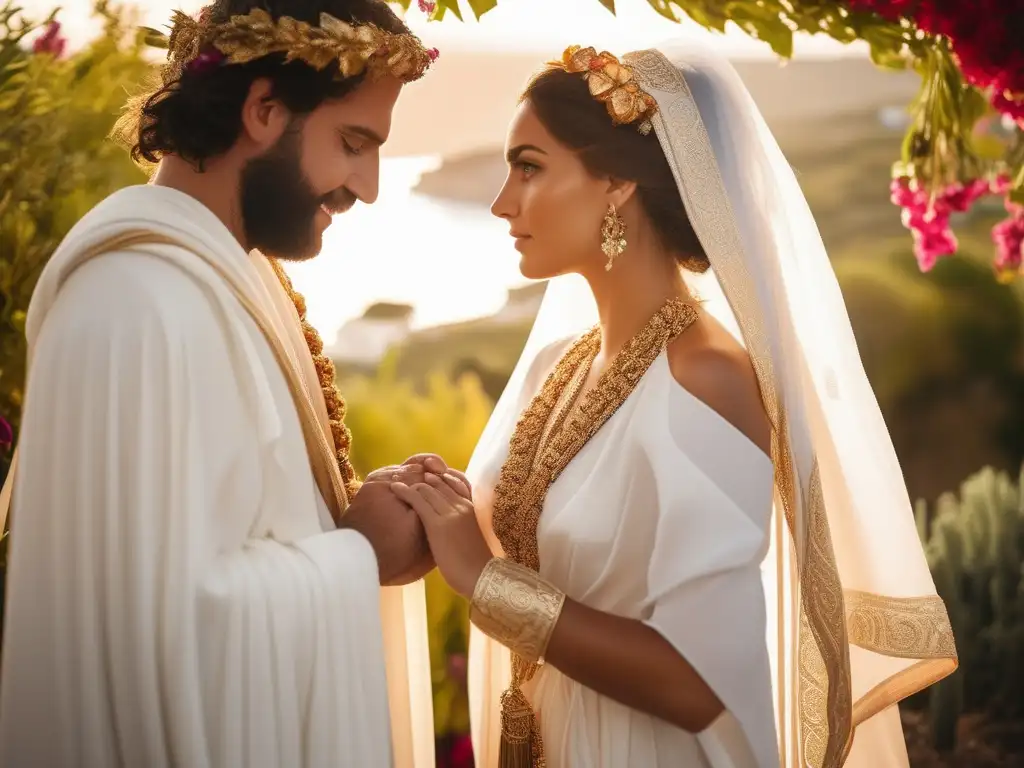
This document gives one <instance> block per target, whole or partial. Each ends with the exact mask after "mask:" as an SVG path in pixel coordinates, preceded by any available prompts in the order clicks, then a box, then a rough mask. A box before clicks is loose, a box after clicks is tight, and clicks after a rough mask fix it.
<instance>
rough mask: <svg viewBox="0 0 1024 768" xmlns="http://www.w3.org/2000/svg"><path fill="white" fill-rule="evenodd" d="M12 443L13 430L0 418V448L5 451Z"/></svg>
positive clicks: (5, 420)
mask: <svg viewBox="0 0 1024 768" xmlns="http://www.w3.org/2000/svg"><path fill="white" fill-rule="evenodd" d="M13 442H14V430H13V429H11V425H10V424H9V423H8V422H7V419H5V418H4V417H3V416H0V448H2V449H3V450H7V449H8V448H10V447H11V444H12V443H13Z"/></svg>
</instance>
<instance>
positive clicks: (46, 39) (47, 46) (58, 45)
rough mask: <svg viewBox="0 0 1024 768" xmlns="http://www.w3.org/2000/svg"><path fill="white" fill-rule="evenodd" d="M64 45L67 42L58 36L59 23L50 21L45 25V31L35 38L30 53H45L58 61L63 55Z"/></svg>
mask: <svg viewBox="0 0 1024 768" xmlns="http://www.w3.org/2000/svg"><path fill="white" fill-rule="evenodd" d="M66 45H67V40H65V39H64V38H63V37H62V36H61V34H60V22H59V21H51V22H50V23H49V24H47V25H46V31H45V32H43V34H42V35H40V36H39V37H38V38H36V41H35V42H34V43H33V44H32V52H33V53H46V54H49V55H50V56H53V57H54V58H55V59H59V58H60V57H61V56H63V55H64V47H65V46H66Z"/></svg>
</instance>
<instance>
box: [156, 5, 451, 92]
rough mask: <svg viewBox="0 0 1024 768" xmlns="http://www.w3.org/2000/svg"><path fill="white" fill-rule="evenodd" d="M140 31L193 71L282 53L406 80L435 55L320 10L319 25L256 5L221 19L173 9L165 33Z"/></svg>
mask: <svg viewBox="0 0 1024 768" xmlns="http://www.w3.org/2000/svg"><path fill="white" fill-rule="evenodd" d="M146 31H147V33H148V35H147V39H148V40H149V42H150V43H152V44H153V45H157V46H160V47H165V48H167V49H168V59H170V60H172V61H174V62H176V63H177V64H178V66H181V67H191V68H192V69H198V70H199V71H203V70H206V69H209V68H212V67H216V66H219V65H221V64H245V63H246V62H249V61H253V60H255V59H259V58H262V57H263V56H269V55H270V54H274V53H283V54H285V61H301V62H304V63H305V64H308V65H309V66H310V67H312V68H313V69H317V70H320V69H324V68H325V67H328V66H330V65H331V64H332V63H334V62H337V63H338V74H339V76H340V77H343V78H347V77H354V76H356V75H359V74H361V73H362V72H363V71H364V70H367V71H368V73H369V75H370V77H372V78H377V77H381V76H384V75H391V76H392V77H396V78H398V79H400V80H402V81H403V82H410V81H412V80H416V79H418V78H420V77H422V76H423V73H424V72H426V70H427V68H428V67H429V66H430V64H431V62H433V61H434V60H435V59H436V58H437V49H434V48H432V49H429V50H428V49H426V48H424V47H423V44H422V43H421V42H420V41H419V38H417V37H416V36H415V35H411V34H394V33H392V32H386V31H384V30H383V29H381V28H380V27H377V26H376V25H374V24H349V23H347V22H344V21H341V20H340V19H336V18H335V17H333V16H331V15H330V14H326V13H323V14H321V15H320V26H313V25H311V24H307V23H306V22H304V21H299V20H297V19H293V18H292V17H290V16H281V17H280V18H278V19H276V20H275V19H274V18H273V17H272V16H271V15H270V14H269V13H267V12H266V11H265V10H263V9H262V8H254V9H253V10H252V11H251V12H249V13H247V14H245V15H240V16H232V17H231V18H230V19H229V20H228V21H226V22H224V23H223V24H210V23H209V21H208V17H206V16H201V17H200V18H199V20H198V21H197V20H196V19H193V18H192V17H191V16H188V15H187V14H184V13H182V12H181V11H175V13H174V16H173V26H172V28H171V34H170V36H169V37H167V36H164V35H163V34H162V33H160V32H157V31H156V30H152V29H149V30H146Z"/></svg>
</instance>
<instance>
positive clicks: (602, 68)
mask: <svg viewBox="0 0 1024 768" xmlns="http://www.w3.org/2000/svg"><path fill="white" fill-rule="evenodd" d="M551 66H555V67H561V68H562V69H564V70H565V71H566V72H578V73H580V74H582V75H583V79H584V80H586V81H587V86H588V87H589V88H590V95H591V96H593V97H594V98H595V99H597V100H598V101H600V102H603V103H604V105H605V106H606V107H607V109H608V114H609V115H611V117H612V121H613V122H614V123H615V124H616V125H626V124H629V123H639V125H638V126H637V128H638V130H639V131H640V133H641V134H643V135H644V136H646V135H647V134H648V133H650V132H651V128H652V127H653V125H652V124H651V118H652V117H653V116H654V114H655V113H656V112H657V111H658V103H657V102H656V101H655V100H654V97H653V96H651V95H650V94H648V93H645V92H644V90H643V89H642V88H641V87H640V85H639V83H637V81H636V78H635V77H634V76H633V70H632V69H630V67H629V66H627V65H626V64H623V63H622V62H620V61H619V60H618V59H617V58H615V56H613V55H612V54H610V53H608V52H607V51H602V52H601V53H598V52H597V51H596V50H595V49H594V48H592V47H588V48H581V47H580V46H578V45H570V46H569V47H568V48H566V49H565V52H564V53H563V54H562V60H561V61H553V62H551Z"/></svg>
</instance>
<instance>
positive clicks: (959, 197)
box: [889, 176, 1010, 272]
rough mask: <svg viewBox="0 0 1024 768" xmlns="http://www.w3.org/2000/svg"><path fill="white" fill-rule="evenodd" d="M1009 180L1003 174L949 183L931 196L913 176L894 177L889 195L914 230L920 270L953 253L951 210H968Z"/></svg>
mask: <svg viewBox="0 0 1024 768" xmlns="http://www.w3.org/2000/svg"><path fill="white" fill-rule="evenodd" d="M1009 184H1010V181H1009V179H1008V178H1006V177H1004V176H999V177H997V178H996V179H994V180H993V181H991V182H990V181H988V180H985V179H973V180H971V181H969V182H967V183H965V184H962V183H959V182H958V183H956V184H951V185H950V186H948V187H946V188H945V189H943V190H941V191H940V192H938V193H936V194H935V195H934V197H933V196H931V195H930V194H929V193H928V192H927V190H925V189H922V188H921V187H920V186H919V185H918V183H917V181H916V180H914V179H909V178H907V177H905V176H904V177H900V178H897V179H893V180H892V183H891V184H890V186H889V192H890V198H891V199H892V202H893V204H895V205H898V206H899V207H900V208H902V209H903V212H902V220H903V226H905V227H906V228H907V229H909V230H910V231H911V232H912V233H913V236H914V255H915V256H916V257H917V263H918V266H919V267H920V268H921V271H922V272H927V271H929V270H930V269H932V267H934V266H935V264H936V263H937V262H938V260H939V259H940V258H942V257H943V256H950V255H952V254H954V253H956V250H957V245H958V243H957V239H956V235H955V234H953V230H952V228H951V227H950V223H949V219H950V216H951V215H952V214H953V213H964V212H966V211H969V210H970V209H971V206H972V205H974V203H975V201H976V200H977V199H978V198H979V197H984V196H985V195H988V194H992V193H997V194H1005V192H1006V191H1007V190H1008V189H1009Z"/></svg>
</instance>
